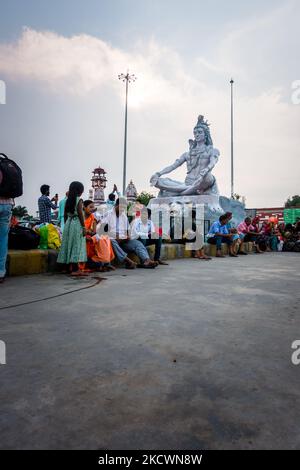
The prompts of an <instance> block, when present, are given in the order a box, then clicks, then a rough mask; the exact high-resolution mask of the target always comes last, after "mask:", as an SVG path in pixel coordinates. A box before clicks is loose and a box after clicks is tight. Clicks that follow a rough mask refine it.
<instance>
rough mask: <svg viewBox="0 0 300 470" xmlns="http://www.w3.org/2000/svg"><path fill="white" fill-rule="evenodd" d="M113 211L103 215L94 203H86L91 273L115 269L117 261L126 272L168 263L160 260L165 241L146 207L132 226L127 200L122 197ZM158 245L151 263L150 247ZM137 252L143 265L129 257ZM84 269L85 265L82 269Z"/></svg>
mask: <svg viewBox="0 0 300 470" xmlns="http://www.w3.org/2000/svg"><path fill="white" fill-rule="evenodd" d="M114 202H115V203H114V204H112V208H111V209H110V210H109V211H107V212H106V213H105V214H104V215H102V216H100V215H99V214H98V213H97V212H96V209H95V204H94V202H93V201H90V200H88V201H84V203H83V206H84V216H85V228H86V241H87V257H88V262H87V263H86V267H87V270H90V269H96V270H99V271H107V270H114V269H115V268H114V267H113V266H112V265H111V261H112V260H113V259H114V258H117V260H118V261H119V263H121V264H125V267H126V269H135V268H136V267H139V268H144V269H154V268H156V267H157V266H158V265H167V264H168V263H166V262H164V261H162V260H161V259H160V253H161V246H162V238H161V237H159V236H158V234H157V231H156V229H155V227H154V224H153V222H152V221H151V219H150V217H151V211H150V210H149V209H146V208H143V209H142V210H141V213H140V216H139V217H137V218H135V219H134V220H133V221H132V223H131V224H130V223H129V220H128V217H127V202H126V199H124V200H123V199H122V198H118V199H117V200H116V201H114ZM150 245H154V246H155V252H154V259H153V260H151V258H150V256H149V253H148V250H147V247H148V246H150ZM129 253H135V254H136V255H137V256H138V258H139V260H140V263H139V264H137V263H136V262H134V261H133V260H132V259H130V258H129V257H128V254H129ZM81 268H82V269H84V267H83V266H81Z"/></svg>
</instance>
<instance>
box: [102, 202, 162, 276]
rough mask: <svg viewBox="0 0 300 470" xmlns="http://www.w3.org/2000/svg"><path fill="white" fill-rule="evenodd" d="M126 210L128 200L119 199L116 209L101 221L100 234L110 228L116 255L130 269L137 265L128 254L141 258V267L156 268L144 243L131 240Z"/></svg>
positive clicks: (105, 215)
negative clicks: (104, 229)
mask: <svg viewBox="0 0 300 470" xmlns="http://www.w3.org/2000/svg"><path fill="white" fill-rule="evenodd" d="M126 210H127V201H126V199H125V198H119V199H117V201H116V204H115V207H114V208H113V209H112V210H110V211H109V212H107V213H106V214H104V216H103V218H102V220H101V225H100V227H99V228H98V230H97V231H98V233H99V231H100V232H101V233H102V232H103V228H104V227H105V226H108V236H109V237H110V239H111V243H112V247H113V250H114V253H115V255H116V257H117V258H118V260H119V261H120V262H121V263H123V262H125V264H126V267H127V268H128V269H133V268H134V267H135V263H133V261H131V260H130V259H129V258H128V256H127V254H128V253H135V254H136V255H137V256H138V257H139V258H140V260H141V264H140V265H139V266H140V267H142V268H146V269H150V268H151V269H152V268H155V266H156V263H155V262H154V261H152V260H151V259H150V257H149V254H148V251H147V249H146V248H145V246H144V245H143V243H141V242H140V241H139V240H131V239H130V236H129V231H130V226H129V222H128V218H127V215H126Z"/></svg>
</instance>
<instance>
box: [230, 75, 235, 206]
mask: <svg viewBox="0 0 300 470" xmlns="http://www.w3.org/2000/svg"><path fill="white" fill-rule="evenodd" d="M233 84H234V80H233V78H232V79H231V80H230V87H231V199H233V196H234V167H233Z"/></svg>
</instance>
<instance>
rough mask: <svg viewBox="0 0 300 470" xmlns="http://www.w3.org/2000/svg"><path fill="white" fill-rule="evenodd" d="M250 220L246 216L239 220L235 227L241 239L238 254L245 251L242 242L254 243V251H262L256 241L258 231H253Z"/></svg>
mask: <svg viewBox="0 0 300 470" xmlns="http://www.w3.org/2000/svg"><path fill="white" fill-rule="evenodd" d="M251 222H252V221H251V218H250V217H246V218H245V220H244V222H241V223H240V224H239V225H238V228H237V229H238V233H239V235H240V238H241V240H242V243H241V244H240V254H244V253H245V251H244V243H247V242H253V243H254V246H255V249H256V253H263V251H262V250H261V249H260V248H259V245H258V244H257V243H256V241H257V237H258V233H257V232H256V231H255V228H254V227H253V225H252V224H251Z"/></svg>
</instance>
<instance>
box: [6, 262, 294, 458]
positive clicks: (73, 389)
mask: <svg viewBox="0 0 300 470" xmlns="http://www.w3.org/2000/svg"><path fill="white" fill-rule="evenodd" d="M299 262H300V255H299V254H293V253H267V254H264V255H254V254H253V255H249V256H247V257H246V256H245V257H239V258H238V259H229V258H227V259H219V260H217V259H213V260H212V261H210V262H204V261H198V260H194V259H182V260H175V261H172V262H170V265H169V266H166V267H165V266H162V267H159V268H157V269H156V270H153V271H152V270H142V269H141V270H138V269H137V270H135V271H127V270H125V269H118V270H117V271H116V272H115V273H112V274H105V275H104V274H103V275H102V276H103V277H105V278H106V280H103V281H102V282H100V284H99V285H97V286H95V287H93V288H90V289H86V290H81V291H78V292H74V293H72V294H68V295H64V296H60V297H56V298H54V299H52V300H47V301H43V302H38V303H34V304H29V305H26V306H20V307H16V308H11V309H1V310H0V340H3V341H5V343H6V348H7V357H6V361H7V364H6V365H0V381H1V388H0V448H2V449H13V448H18V449H29V448H30V449H224V448H227V449H252V448H258V449H278V448H299V447H300V366H298V367H297V366H294V365H293V364H292V362H291V354H292V349H291V344H292V342H293V341H294V340H296V339H300V315H299V314H300V312H299V300H300V289H299V286H300V270H299V265H300V263H299ZM94 282H95V280H94V279H92V278H91V279H88V280H81V281H79V280H73V279H70V278H68V277H65V276H63V275H48V274H47V275H37V276H27V277H19V278H10V279H8V280H7V282H6V284H5V285H3V286H1V287H0V308H1V307H4V306H7V305H12V304H18V303H24V302H29V301H31V300H37V299H42V298H44V297H50V296H55V295H58V294H63V293H67V292H68V291H71V290H74V289H79V288H81V287H87V286H89V285H91V284H93V283H94Z"/></svg>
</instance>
